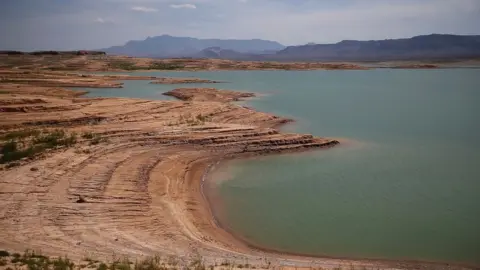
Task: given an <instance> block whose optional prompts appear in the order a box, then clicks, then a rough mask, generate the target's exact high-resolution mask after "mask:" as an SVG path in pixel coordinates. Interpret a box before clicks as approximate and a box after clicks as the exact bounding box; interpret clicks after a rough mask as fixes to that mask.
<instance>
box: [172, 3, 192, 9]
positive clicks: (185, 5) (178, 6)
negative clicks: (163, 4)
mask: <svg viewBox="0 0 480 270" xmlns="http://www.w3.org/2000/svg"><path fill="white" fill-rule="evenodd" d="M170 7H171V8H188V9H196V8H197V6H196V5H194V4H171V5H170Z"/></svg>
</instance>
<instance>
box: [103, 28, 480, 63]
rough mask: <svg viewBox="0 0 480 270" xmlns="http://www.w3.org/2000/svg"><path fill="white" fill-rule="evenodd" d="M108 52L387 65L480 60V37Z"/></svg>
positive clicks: (191, 44) (157, 46)
mask: <svg viewBox="0 0 480 270" xmlns="http://www.w3.org/2000/svg"><path fill="white" fill-rule="evenodd" d="M103 51H105V52H107V53H108V54H121V55H129V56H145V57H161V58H173V57H193V58H218V59H231V60H257V61H387V60H422V59H439V58H442V59H448V58H468V57H480V35H476V36H474V35H472V36H465V35H463V36H462V35H447V34H431V35H423V36H415V37H412V38H403V39H386V40H370V41H357V40H344V41H341V42H338V43H335V44H312V43H309V44H307V45H300V46H289V47H284V46H283V45H282V44H280V43H278V42H275V41H269V40H260V39H252V40H228V39H227V40H223V39H197V38H189V37H172V36H168V35H163V36H158V37H149V38H147V39H145V40H143V41H129V42H127V43H126V44H125V45H124V46H114V47H110V48H107V49H104V50H103Z"/></svg>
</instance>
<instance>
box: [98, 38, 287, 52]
mask: <svg viewBox="0 0 480 270" xmlns="http://www.w3.org/2000/svg"><path fill="white" fill-rule="evenodd" d="M211 47H217V48H222V49H224V50H232V51H236V52H238V53H245V54H249V53H253V54H262V53H264V52H265V51H279V50H282V49H284V48H285V46H283V45H282V44H280V43H278V42H275V41H269V40H261V39H251V40H240V39H198V38H191V37H173V36H170V35H162V36H157V37H148V38H147V39H145V40H132V41H129V42H127V43H126V44H125V45H123V46H114V47H110V48H107V49H103V51H105V52H107V53H108V54H121V55H129V56H145V57H193V56H195V55H196V54H198V53H199V52H201V51H202V50H204V49H206V48H211Z"/></svg>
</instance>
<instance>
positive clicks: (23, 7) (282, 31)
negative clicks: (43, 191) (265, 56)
mask: <svg viewBox="0 0 480 270" xmlns="http://www.w3.org/2000/svg"><path fill="white" fill-rule="evenodd" d="M429 33H453V34H480V0H184V1H183V0H0V37H1V38H0V49H17V50H39V49H82V48H85V49H94V48H102V47H108V46H112V45H121V44H123V43H125V42H126V41H128V40H132V39H136V40H138V39H145V38H146V37H147V36H158V35H162V34H170V35H174V36H191V37H199V38H241V39H251V38H262V39H271V40H276V41H279V42H281V43H283V44H285V45H297V44H304V43H308V42H316V43H333V42H338V41H340V40H343V39H360V40H368V39H385V38H399V37H411V36H414V35H419V34H429Z"/></svg>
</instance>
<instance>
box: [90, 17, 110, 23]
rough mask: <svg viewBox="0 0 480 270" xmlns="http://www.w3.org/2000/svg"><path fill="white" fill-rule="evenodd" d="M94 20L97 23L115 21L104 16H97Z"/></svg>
mask: <svg viewBox="0 0 480 270" xmlns="http://www.w3.org/2000/svg"><path fill="white" fill-rule="evenodd" d="M93 22H95V23H113V20H111V19H106V18H102V17H97V18H96V19H95V20H93Z"/></svg>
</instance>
